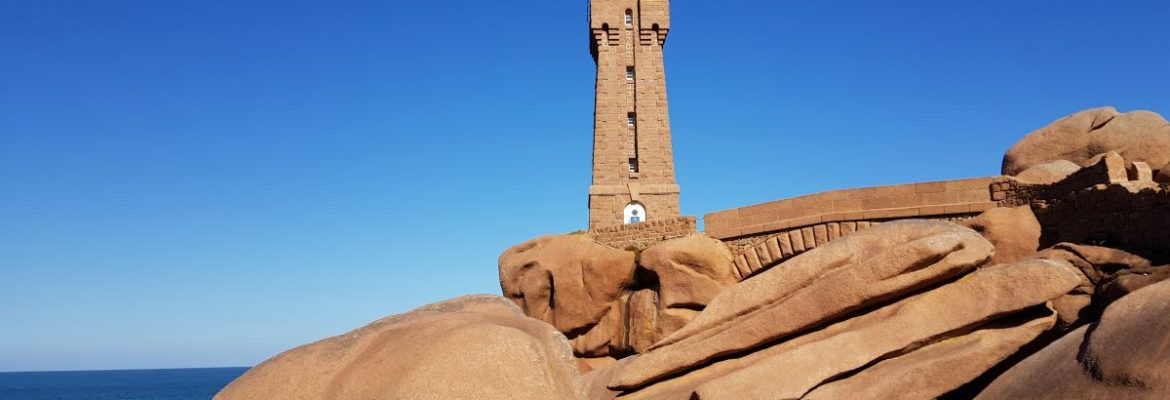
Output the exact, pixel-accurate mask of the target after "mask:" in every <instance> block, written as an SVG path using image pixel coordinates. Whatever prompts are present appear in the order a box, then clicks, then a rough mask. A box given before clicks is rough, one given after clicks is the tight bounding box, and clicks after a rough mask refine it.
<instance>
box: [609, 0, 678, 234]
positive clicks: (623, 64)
mask: <svg viewBox="0 0 1170 400" xmlns="http://www.w3.org/2000/svg"><path fill="white" fill-rule="evenodd" d="M589 32H590V52H591V53H592V54H593V60H594V61H595V62H596V63H597V86H596V103H595V106H594V107H595V108H594V115H593V185H592V186H590V187H589V228H590V229H596V228H603V227H609V226H614V225H621V224H627V223H637V222H646V221H655V220H663V219H671V218H676V217H678V216H679V206H678V192H679V189H678V184H677V183H676V182H675V179H674V154H673V151H672V150H671V144H670V116H669V113H668V112H667V105H666V74H665V71H664V69H663V62H662V46H663V45H664V44H665V43H666V35H667V33H668V32H670V1H669V0H590V1H589Z"/></svg>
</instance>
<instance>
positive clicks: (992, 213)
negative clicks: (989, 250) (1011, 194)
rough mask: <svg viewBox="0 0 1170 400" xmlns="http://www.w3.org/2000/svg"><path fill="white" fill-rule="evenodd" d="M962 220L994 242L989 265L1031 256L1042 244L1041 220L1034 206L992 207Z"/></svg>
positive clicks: (964, 223)
mask: <svg viewBox="0 0 1170 400" xmlns="http://www.w3.org/2000/svg"><path fill="white" fill-rule="evenodd" d="M962 224H963V225H965V226H967V227H969V228H971V229H974V230H975V231H976V232H979V234H981V235H983V237H985V238H987V240H989V241H991V244H992V245H994V246H995V256H994V257H992V258H991V262H990V263H989V264H990V265H995V264H1002V263H1010V262H1015V261H1020V260H1023V259H1027V258H1030V257H1032V256H1034V255H1035V254H1036V251H1037V250H1038V249H1039V247H1040V222H1039V221H1037V220H1036V216H1035V215H1034V214H1032V209H1031V207H1027V206H1024V207H1014V208H993V209H990V210H987V211H986V212H984V213H983V214H980V215H979V216H977V217H975V218H971V219H969V220H966V221H963V222H962Z"/></svg>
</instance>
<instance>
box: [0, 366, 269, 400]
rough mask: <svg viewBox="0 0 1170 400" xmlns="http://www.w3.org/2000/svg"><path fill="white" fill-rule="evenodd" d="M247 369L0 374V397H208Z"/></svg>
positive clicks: (6, 399) (201, 399)
mask: <svg viewBox="0 0 1170 400" xmlns="http://www.w3.org/2000/svg"><path fill="white" fill-rule="evenodd" d="M247 370H248V369H247V368H201V369H147V370H132V371H78V372H5V373H0V400H208V399H210V398H211V397H212V396H215V393H217V392H219V390H220V389H223V387H224V386H227V384H228V383H230V382H231V381H232V380H233V379H236V378H237V377H239V376H240V375H243V374H244V372H245V371H247Z"/></svg>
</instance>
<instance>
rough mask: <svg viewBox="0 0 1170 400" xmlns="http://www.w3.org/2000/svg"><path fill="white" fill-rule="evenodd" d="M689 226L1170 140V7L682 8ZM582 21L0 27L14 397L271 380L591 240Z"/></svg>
mask: <svg viewBox="0 0 1170 400" xmlns="http://www.w3.org/2000/svg"><path fill="white" fill-rule="evenodd" d="M675 3H676V4H674V6H673V16H674V18H673V25H674V26H673V30H672V31H671V35H670V40H669V42H668V43H667V49H666V57H667V77H668V85H669V94H670V102H671V112H672V117H673V121H672V122H673V129H674V145H675V155H676V157H677V160H676V161H677V172H678V180H679V184H680V185H681V186H682V190H683V191H682V209H683V211H684V213H687V214H691V215H702V214H703V213H706V212H710V211H714V210H719V209H725V208H732V207H736V206H741V205H747V204H752V203H758V202H763V201H768V200H774V199H779V198H784V197H790V196H795V195H800V194H805V193H812V192H818V191H823V190H827V189H833V188H842V187H858V186H870V185H879V184H890V183H900V182H911V181H926V180H936V179H949V178H959V177H971V176H985V175H994V174H996V173H997V172H998V170H999V163H1000V160H1001V157H1002V154H1003V152H1004V150H1006V149H1007V148H1008V147H1009V146H1010V145H1011V144H1012V143H1014V142H1015V141H1016V140H1017V139H1018V138H1020V137H1021V136H1023V135H1024V134H1026V133H1027V132H1029V131H1031V130H1033V129H1035V128H1038V127H1040V126H1043V125H1045V124H1047V123H1048V122H1050V121H1052V120H1054V119H1056V118H1059V117H1061V116H1063V115H1066V114H1069V113H1072V112H1075V111H1078V110H1081V109H1086V108H1091V107H1098V106H1104V105H1114V106H1117V107H1118V108H1119V109H1121V110H1132V109H1149V110H1153V111H1156V112H1159V113H1162V114H1163V115H1170V2H1167V1H1165V0H1145V1H1119V2H1111V3H1108V4H1103V3H1100V2H1089V1H1055V0H1050V1H1015V0H1012V1H1008V0H992V1H960V2H955V1H945V2H940V1H912V2H900V3H899V4H897V5H895V4H890V3H888V2H887V3H880V2H871V1H832V2H815V1H801V2H795V1H774V0H726V1H718V2H715V1H676V2H675ZM585 4H586V1H585V0H579V1H561V0H557V1H549V0H542V1H534V0H524V1H517V0H514V1H482V0H481V1H459V0H452V1H360V2H359V1H345V2H342V1H328V2H326V1H320V2H308V1H287V0H286V1H268V2H260V1H235V0H233V1H145V0H144V1H115V0H107V1H56V0H0V371H12V370H57V369H112V368H161V367H200V366H246V365H252V364H254V363H257V362H259V361H262V360H264V359H265V358H267V357H269V356H271V355H273V354H275V353H277V352H279V351H282V350H284V349H288V348H290V347H293V346H296V345H299V344H303V343H307V342H310V341H313V340H316V339H320V338H323V337H326V336H331V335H335V334H339V333H342V332H345V331H348V330H350V329H353V328H356V327H359V326H361V325H364V324H365V323H367V322H370V321H372V320H375V319H377V318H380V317H383V316H386V315H390V314H394V313H398V312H402V311H406V310H408V309H410V308H413V307H416V306H419V305H422V304H426V303H430V302H434V301H438V300H441V299H444V298H449V297H453V296H458V295H462V294H470V293H498V292H499V285H498V280H497V277H496V257H497V256H498V254H499V253H500V252H501V251H502V250H504V249H505V248H506V247H508V246H509V245H512V244H515V243H518V242H521V241H523V240H526V239H528V238H531V237H534V236H537V235H540V234H545V233H556V232H566V231H572V230H576V229H580V228H583V227H584V225H585V223H586V190H587V187H588V185H589V171H590V152H591V149H590V146H591V134H592V131H591V129H592V104H593V103H592V101H593V100H592V90H593V65H592V62H591V60H590V58H589V53H588V48H587V34H586V26H585V18H586V15H585Z"/></svg>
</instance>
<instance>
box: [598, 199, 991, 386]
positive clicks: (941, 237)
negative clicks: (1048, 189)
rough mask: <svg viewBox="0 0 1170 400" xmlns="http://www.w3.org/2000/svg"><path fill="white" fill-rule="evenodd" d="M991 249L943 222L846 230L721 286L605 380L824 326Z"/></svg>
mask: <svg viewBox="0 0 1170 400" xmlns="http://www.w3.org/2000/svg"><path fill="white" fill-rule="evenodd" d="M992 253H993V248H992V246H991V244H990V243H988V242H987V240H985V239H983V238H982V237H981V236H979V235H978V234H977V233H975V232H974V231H972V230H970V229H966V228H963V227H960V226H958V225H955V224H952V223H948V222H939V221H901V222H894V223H888V224H883V225H881V226H879V227H877V228H871V229H869V230H866V231H862V232H858V233H855V234H853V235H850V236H845V237H843V238H841V239H838V240H836V241H832V242H829V243H828V244H826V245H825V246H823V247H819V248H817V249H816V250H813V251H810V252H808V253H805V254H803V255H801V256H798V257H796V258H793V259H792V260H790V261H788V262H786V263H784V264H781V265H779V266H777V267H776V268H773V269H772V270H768V271H766V272H764V273H762V274H760V275H758V276H756V277H753V278H752V279H749V280H746V281H744V282H742V283H740V284H739V285H736V286H734V287H732V288H731V289H729V290H728V291H726V292H724V293H723V294H721V295H720V296H719V297H717V298H716V299H715V300H714V301H713V302H712V303H711V304H710V305H708V307H707V308H706V310H705V311H704V312H703V313H702V314H700V316H699V317H698V318H696V319H695V320H694V321H692V322H691V324H689V325H687V326H686V327H684V328H683V329H682V330H680V331H678V332H676V333H675V334H674V335H671V336H670V337H667V338H666V339H665V340H663V341H661V342H659V343H658V344H656V345H655V346H654V347H653V348H652V349H651V351H649V352H646V353H644V354H641V355H640V356H639V357H638V358H637V359H635V360H633V361H632V362H630V364H629V365H627V366H626V367H625V368H624V369H623V371H622V373H621V374H620V375H619V377H618V379H616V380H615V381H614V382H613V383H612V384H611V387H614V388H619V389H636V388H639V387H643V386H646V385H648V384H650V383H654V382H656V381H659V380H662V379H663V378H665V377H668V376H671V375H674V374H678V373H680V372H685V371H687V370H690V369H694V368H696V367H698V366H702V365H703V364H705V363H708V362H710V361H712V360H714V359H715V358H717V357H720V356H724V355H728V354H735V353H745V352H750V351H751V350H753V349H756V348H759V347H761V346H763V345H765V344H767V343H770V342H774V341H777V340H782V339H785V338H787V337H790V336H792V335H794V334H797V333H799V332H803V331H806V330H809V329H813V328H816V327H817V326H824V325H826V324H828V323H830V322H832V321H834V320H837V319H840V318H841V317H843V316H847V315H850V314H851V313H854V312H856V311H858V310H861V309H864V308H866V307H871V306H873V305H876V304H880V303H882V302H885V301H888V300H889V299H890V298H891V297H896V296H899V295H905V294H906V293H910V292H913V291H915V290H918V289H920V288H922V287H926V286H930V285H932V284H936V283H939V282H942V281H944V280H947V279H951V278H954V277H957V276H959V275H962V274H964V273H966V272H968V271H971V270H973V269H974V268H975V267H976V266H978V265H981V264H983V263H984V262H986V261H987V260H988V259H989V258H990V257H991V256H992Z"/></svg>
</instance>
